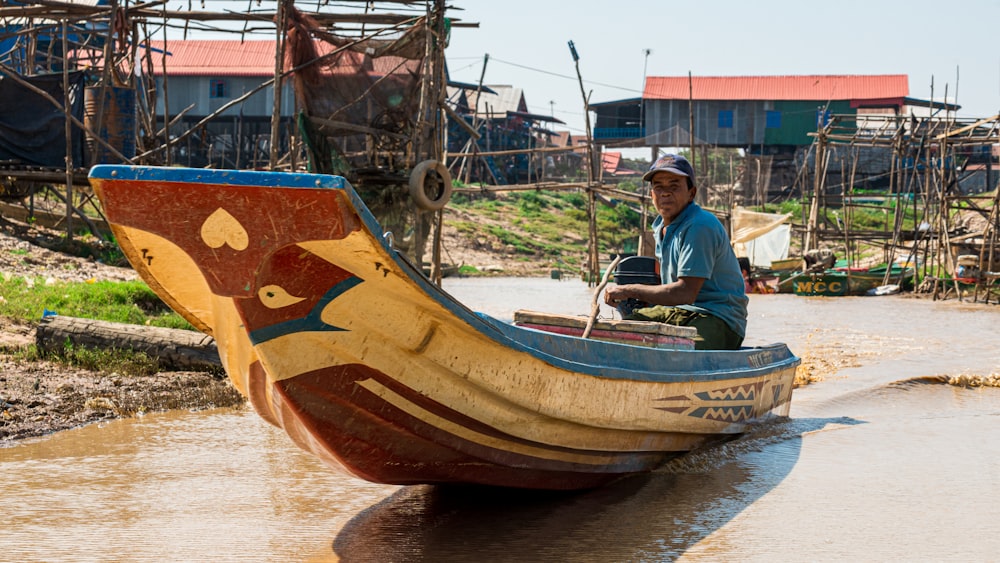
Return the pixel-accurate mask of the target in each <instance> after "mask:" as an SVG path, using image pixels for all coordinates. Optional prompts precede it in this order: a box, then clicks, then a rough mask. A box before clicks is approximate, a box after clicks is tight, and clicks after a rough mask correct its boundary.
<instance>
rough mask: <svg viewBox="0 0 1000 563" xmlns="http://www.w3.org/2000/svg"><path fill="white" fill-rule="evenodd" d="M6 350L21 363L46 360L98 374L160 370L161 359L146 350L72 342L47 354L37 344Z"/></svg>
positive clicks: (133, 374) (139, 374) (135, 374)
mask: <svg viewBox="0 0 1000 563" xmlns="http://www.w3.org/2000/svg"><path fill="white" fill-rule="evenodd" d="M6 352H7V353H9V354H10V355H11V357H12V358H14V359H15V360H18V361H22V362H35V361H39V360H47V361H50V362H55V363H57V364H61V365H64V366H72V367H75V368H81V369H86V370H89V371H93V372H97V373H105V374H112V373H116V374H119V375H124V376H129V377H142V376H149V375H155V374H156V373H159V371H160V363H159V361H158V360H157V359H156V358H154V357H151V356H149V355H147V354H145V353H144V352H135V351H132V350H118V349H96V348H87V347H84V346H74V345H72V344H71V343H69V342H67V343H66V345H65V346H64V347H63V348H62V349H60V350H56V351H51V352H49V353H46V354H43V353H42V352H41V351H40V350H39V349H38V347H37V346H35V345H34V344H31V345H29V346H26V347H23V348H18V349H14V350H7V351H6Z"/></svg>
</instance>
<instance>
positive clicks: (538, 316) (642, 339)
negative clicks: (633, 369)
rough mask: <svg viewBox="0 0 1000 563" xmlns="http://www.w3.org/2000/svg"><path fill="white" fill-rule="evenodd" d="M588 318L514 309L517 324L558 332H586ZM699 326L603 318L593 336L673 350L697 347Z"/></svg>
mask: <svg viewBox="0 0 1000 563" xmlns="http://www.w3.org/2000/svg"><path fill="white" fill-rule="evenodd" d="M588 321H589V319H588V318H587V317H586V316H583V315H579V316H576V315H557V314H553V313H539V312H537V311H527V310H523V309H522V310H518V311H514V324H515V325H517V326H522V327H525V328H532V329H535V330H541V331H545V332H553V333H556V334H565V335H569V336H583V332H584V330H586V328H587V322H588ZM697 336H698V329H696V328H694V327H693V326H677V325H670V324H665V323H659V322H654V321H625V320H615V319H604V320H598V321H595V322H594V328H593V329H591V331H590V337H591V338H593V339H595V340H607V341H610V342H618V343H621V344H632V345H635V346H650V347H653V348H667V349H671V350H694V339H695V337H697Z"/></svg>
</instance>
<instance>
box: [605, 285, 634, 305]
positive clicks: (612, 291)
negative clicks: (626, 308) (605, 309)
mask: <svg viewBox="0 0 1000 563" xmlns="http://www.w3.org/2000/svg"><path fill="white" fill-rule="evenodd" d="M627 287H628V286H627V285H609V286H608V287H607V289H605V290H604V302H605V303H607V304H608V305H611V306H612V307H614V306H615V305H618V304H619V303H621V302H622V301H625V300H626V299H628V297H629V296H628V295H627V291H626V288H627Z"/></svg>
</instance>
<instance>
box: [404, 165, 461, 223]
mask: <svg viewBox="0 0 1000 563" xmlns="http://www.w3.org/2000/svg"><path fill="white" fill-rule="evenodd" d="M410 197H412V198H413V201H414V203H416V204H417V207H419V208H421V209H423V210H425V211H437V210H438V209H441V208H443V207H444V206H445V205H447V203H448V200H450V199H451V173H449V172H448V168H447V167H446V166H445V165H444V164H442V163H440V162H438V161H436V160H425V161H423V162H421V163H419V164H417V165H416V166H414V167H413V171H412V172H410Z"/></svg>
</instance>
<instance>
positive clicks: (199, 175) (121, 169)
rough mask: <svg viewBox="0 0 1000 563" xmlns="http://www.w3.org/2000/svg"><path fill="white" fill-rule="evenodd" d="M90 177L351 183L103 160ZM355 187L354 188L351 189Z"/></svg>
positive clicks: (289, 174)
mask: <svg viewBox="0 0 1000 563" xmlns="http://www.w3.org/2000/svg"><path fill="white" fill-rule="evenodd" d="M89 177H91V178H97V179H107V180H139V181H143V182H182V183H188V184H226V185H231V186H263V187H268V188H322V189H338V190H339V189H343V188H344V186H346V185H348V184H347V180H345V179H344V178H343V177H341V176H328V175H325V174H301V173H295V172H262V171H257V170H215V169H211V168H170V167H162V166H125V165H117V164H101V165H98V166H95V167H93V168H91V169H90V174H89ZM351 191H353V190H351Z"/></svg>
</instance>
